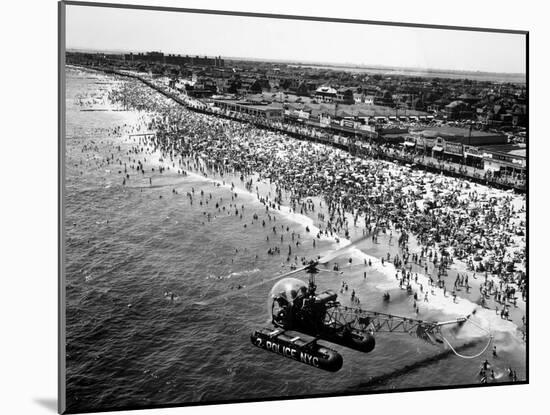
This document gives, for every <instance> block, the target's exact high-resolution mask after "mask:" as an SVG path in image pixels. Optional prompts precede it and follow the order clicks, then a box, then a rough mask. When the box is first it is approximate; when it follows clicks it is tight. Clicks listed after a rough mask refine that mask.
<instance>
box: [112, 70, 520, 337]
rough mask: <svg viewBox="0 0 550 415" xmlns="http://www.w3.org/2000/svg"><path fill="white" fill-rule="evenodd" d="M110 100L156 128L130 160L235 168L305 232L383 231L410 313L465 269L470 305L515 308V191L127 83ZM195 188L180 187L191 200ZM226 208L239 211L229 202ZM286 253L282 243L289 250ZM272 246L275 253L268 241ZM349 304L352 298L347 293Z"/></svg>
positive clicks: (232, 171)
mask: <svg viewBox="0 0 550 415" xmlns="http://www.w3.org/2000/svg"><path fill="white" fill-rule="evenodd" d="M120 85H123V87H121V86H120ZM109 99H110V100H111V101H112V102H113V103H119V104H120V103H123V104H124V106H127V107H129V108H134V109H137V110H141V111H147V112H148V113H149V114H150V117H149V118H148V124H149V125H148V126H147V130H149V131H154V132H155V134H149V135H143V136H142V137H141V138H140V140H139V141H138V143H137V144H136V145H135V146H134V147H133V148H132V150H131V152H133V156H132V155H131V157H130V160H131V159H132V157H134V158H135V159H139V157H138V156H139V154H140V153H144V152H146V153H148V154H150V153H151V151H155V152H159V153H160V154H161V157H162V159H164V160H165V161H167V162H168V161H169V163H170V166H172V170H173V171H177V173H178V174H182V175H185V174H187V171H190V170H193V169H195V170H197V171H198V172H199V173H200V174H202V175H207V174H210V173H211V172H212V173H214V174H215V175H217V176H219V177H222V178H223V177H224V176H226V175H231V177H235V175H236V176H237V177H239V178H240V180H241V185H242V187H245V188H246V189H247V190H248V191H250V192H252V193H256V194H257V196H258V198H259V199H260V201H261V202H262V203H264V204H265V205H266V210H267V209H274V210H277V209H280V206H281V205H283V203H286V204H287V205H288V206H289V207H290V210H291V211H292V212H295V213H301V214H307V215H309V216H310V217H315V218H316V219H317V221H316V222H315V223H316V225H317V226H316V227H315V229H314V230H313V229H312V232H315V233H316V234H315V233H314V234H313V236H316V237H317V238H321V237H323V236H331V237H334V238H336V240H337V239H338V237H344V238H347V239H351V238H352V237H356V236H358V235H363V236H368V237H370V238H371V239H372V241H373V242H376V241H377V239H378V238H379V237H380V236H381V235H384V236H385V238H387V237H388V236H389V238H390V242H391V239H392V238H394V237H395V241H396V242H397V244H398V246H399V253H398V254H395V255H393V256H390V254H389V253H388V255H387V256H386V255H384V257H382V258H381V261H382V263H384V261H386V262H392V263H393V265H394V266H395V267H396V270H397V273H396V279H398V280H399V284H400V286H401V287H406V289H407V290H410V289H411V287H412V285H413V284H414V286H415V287H416V290H415V292H414V296H415V301H414V304H415V311H416V312H417V313H418V307H419V304H421V303H422V302H423V301H428V293H429V292H430V290H431V292H432V294H433V288H435V287H437V288H439V289H442V290H443V292H444V295H446V292H448V293H449V294H450V296H452V298H453V302H454V301H456V296H457V294H456V291H457V290H461V288H465V289H466V291H467V292H469V290H470V289H471V288H472V287H471V285H470V284H469V283H470V282H472V281H471V280H470V281H469V277H468V273H469V275H470V278H472V277H473V278H475V279H477V280H478V281H477V282H478V283H479V292H480V295H481V304H480V305H481V306H484V307H486V308H488V307H490V306H491V308H492V307H495V306H494V305H493V304H496V312H497V313H500V317H501V318H505V319H508V314H509V309H510V307H517V305H518V300H519V301H520V302H525V301H526V283H527V280H526V272H525V267H526V242H525V241H526V239H525V238H526V211H525V206H526V205H525V196H520V195H516V194H514V193H512V192H511V191H502V190H496V189H491V188H488V187H485V186H480V185H476V184H473V183H471V182H468V181H467V180H464V179H460V178H454V177H445V176H442V175H436V174H432V173H426V172H423V171H417V170H413V169H411V168H410V167H408V166H406V165H399V164H396V163H392V162H388V161H383V160H378V159H373V158H358V157H355V156H353V155H351V154H349V153H347V152H345V151H342V150H339V149H336V148H333V147H330V146H327V145H323V144H319V143H314V142H310V141H301V140H297V139H294V138H291V137H289V136H286V135H284V134H281V133H277V132H273V131H269V130H265V129H260V128H258V127H256V126H253V125H251V124H248V123H241V122H237V121H233V120H228V119H225V118H218V117H216V116H213V115H206V114H202V113H195V112H192V111H189V110H187V109H185V108H183V107H182V106H180V105H177V104H175V103H174V102H172V101H170V100H168V99H166V98H165V97H163V96H161V95H160V94H158V93H157V92H155V91H154V90H152V89H150V88H147V87H145V86H143V85H142V84H140V83H139V82H136V81H129V82H123V83H122V84H120V83H117V84H116V86H115V88H114V89H112V90H111V91H110V93H109ZM115 133H116V132H115ZM130 164H131V165H130V166H128V167H130V169H131V170H127V168H126V165H125V167H124V173H125V177H124V179H123V180H124V182H123V183H122V184H126V182H127V180H129V179H130V171H132V170H133V171H135V172H137V173H138V174H140V175H143V174H144V173H145V172H144V165H143V163H142V162H140V161H139V160H138V161H137V162H136V163H134V164H132V163H130ZM161 169H162V168H161ZM127 171H128V173H127ZM133 171H132V174H133ZM160 173H162V171H160ZM258 180H265V181H268V182H269V183H271V185H272V186H273V187H274V188H275V189H276V190H275V193H274V194H271V195H270V196H271V197H265V196H260V193H259V192H258V184H257V182H258ZM232 188H233V187H232ZM201 195H202V190H201ZM193 196H194V195H188V197H189V198H190V202H191V203H192V201H193ZM201 199H202V196H201ZM234 210H236V212H237V214H238V212H239V208H238V206H237V205H235V206H234ZM240 212H241V214H242V211H240ZM269 226H270V227H271V224H270V225H269ZM268 229H270V228H268ZM275 229H276V228H275V227H273V232H274V233H276V231H275ZM306 231H310V229H306ZM271 237H272V239H273V238H277V237H279V235H272V236H271ZM280 238H281V240H282V235H280ZM297 238H298V237H297ZM292 240H293V241H294V235H293V238H292ZM297 240H298V239H297ZM268 241H269V236H268ZM313 241H314V242H313V243H315V239H314V240H313ZM279 249H280V248H279ZM285 251H286V249H285ZM291 252H292V249H291V246H290V245H289V248H288V253H289V255H288V256H289V257H290V256H291ZM268 253H269V252H268ZM274 253H277V254H280V251H278V252H277V247H275V248H273V249H272V252H271V254H274ZM302 259H303V260H305V258H302ZM350 261H351V259H350ZM369 262H370V261H369ZM452 264H454V265H458V264H461V265H462V268H460V267H458V268H459V269H461V270H463V271H461V272H460V273H459V274H457V275H456V278H455V280H454V284H453V285H452V286H449V287H447V286H446V285H445V283H446V280H445V278H444V277H445V276H446V275H447V270H448V269H449V267H450V266H451V265H452ZM422 270H424V271H425V273H426V274H428V273H430V274H431V275H430V276H429V285H431V287H428V286H423V284H422V283H421V282H419V281H418V279H417V278H418V277H417V273H415V272H414V271H422ZM428 271H430V272H428ZM447 284H448V281H447ZM418 287H419V290H418ZM346 288H347V284H346ZM346 291H347V289H346ZM352 301H353V302H354V303H356V304H359V303H360V300H359V298H358V297H357V295H356V294H355V291H352ZM499 305H500V307H499ZM522 321H523V323H524V327H523V330H522V332H523V333H525V332H526V326H525V319H524V318H523V319H522ZM524 336H525V335H524ZM524 338H525V337H524Z"/></svg>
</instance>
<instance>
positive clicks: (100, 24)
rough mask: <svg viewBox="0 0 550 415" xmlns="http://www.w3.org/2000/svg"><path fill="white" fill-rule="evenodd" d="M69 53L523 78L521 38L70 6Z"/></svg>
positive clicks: (476, 33)
mask: <svg viewBox="0 0 550 415" xmlns="http://www.w3.org/2000/svg"><path fill="white" fill-rule="evenodd" d="M66 47H67V49H86V50H102V51H107V50H110V51H133V52H139V51H142V52H146V51H153V50H155V51H162V52H164V53H176V54H184V55H186V54H189V55H207V56H214V55H216V56H217V55H221V56H225V57H242V58H255V59H265V60H270V59H273V60H288V61H299V62H326V63H337V64H356V65H367V66H368V65H373V66H386V67H407V68H427V69H447V70H459V71H481V72H499V73H525V71H526V68H525V65H526V41H525V35H522V34H504V33H488V32H474V31H460V30H442V29H420V28H410V27H400V26H380V25H371V24H350V23H334V22H311V21H298V20H285V19H273V18H259V17H240V16H224V15H206V14H196V13H181V12H166V11H153V10H132V9H115V8H102V7H91V6H78V5H68V6H67V11H66Z"/></svg>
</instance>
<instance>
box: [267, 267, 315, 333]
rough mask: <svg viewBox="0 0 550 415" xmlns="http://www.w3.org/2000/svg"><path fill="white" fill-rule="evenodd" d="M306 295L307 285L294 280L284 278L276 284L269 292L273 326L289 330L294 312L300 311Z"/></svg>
mask: <svg viewBox="0 0 550 415" xmlns="http://www.w3.org/2000/svg"><path fill="white" fill-rule="evenodd" d="M306 295H307V284H306V283H305V282H304V281H302V280H299V279H296V278H284V279H282V280H281V281H279V282H277V283H276V284H275V285H274V286H273V288H272V289H271V292H270V297H269V298H270V300H271V310H270V311H271V316H272V321H273V324H275V325H277V326H279V327H281V328H284V329H290V328H291V327H292V325H293V317H294V314H295V313H294V311H295V310H297V309H300V308H301V307H302V305H303V302H304V299H305V298H306Z"/></svg>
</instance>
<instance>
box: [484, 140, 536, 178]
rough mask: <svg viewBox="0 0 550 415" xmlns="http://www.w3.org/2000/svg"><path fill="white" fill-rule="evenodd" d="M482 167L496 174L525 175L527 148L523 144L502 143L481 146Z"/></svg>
mask: <svg viewBox="0 0 550 415" xmlns="http://www.w3.org/2000/svg"><path fill="white" fill-rule="evenodd" d="M479 151H480V152H481V153H482V155H483V161H484V169H485V170H486V171H491V172H493V173H497V174H498V175H508V176H513V175H519V176H525V173H526V169H527V148H526V146H525V144H502V145H492V146H491V145H490V146H481V147H479Z"/></svg>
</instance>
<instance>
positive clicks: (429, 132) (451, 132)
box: [422, 125, 502, 138]
mask: <svg viewBox="0 0 550 415" xmlns="http://www.w3.org/2000/svg"><path fill="white" fill-rule="evenodd" d="M471 134H472V135H471V136H472V137H493V136H496V135H502V134H498V133H491V132H485V131H479V130H475V129H473V128H472V133H471ZM422 135H423V136H424V137H428V138H432V137H443V138H445V137H457V136H459V137H469V136H470V129H469V128H462V127H451V126H448V125H443V126H440V127H431V128H426V129H425V130H423V131H422Z"/></svg>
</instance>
